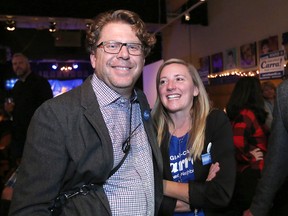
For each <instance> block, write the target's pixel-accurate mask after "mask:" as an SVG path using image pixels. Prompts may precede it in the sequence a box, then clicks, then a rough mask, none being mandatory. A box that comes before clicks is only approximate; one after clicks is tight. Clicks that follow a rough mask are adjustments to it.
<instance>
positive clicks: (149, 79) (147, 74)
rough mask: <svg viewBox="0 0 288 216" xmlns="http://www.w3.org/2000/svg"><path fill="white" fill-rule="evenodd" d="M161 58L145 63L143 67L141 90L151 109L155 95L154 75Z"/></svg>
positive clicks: (161, 61)
mask: <svg viewBox="0 0 288 216" xmlns="http://www.w3.org/2000/svg"><path fill="white" fill-rule="evenodd" d="M163 62H164V61H163V60H160V61H157V62H154V63H152V64H149V65H146V66H145V67H144V69H143V91H144V93H145V94H146V96H147V99H148V102H149V104H150V108H151V109H152V108H153V106H154V104H155V101H156V96H157V91H156V75H157V72H158V69H159V67H160V66H161V64H162V63H163Z"/></svg>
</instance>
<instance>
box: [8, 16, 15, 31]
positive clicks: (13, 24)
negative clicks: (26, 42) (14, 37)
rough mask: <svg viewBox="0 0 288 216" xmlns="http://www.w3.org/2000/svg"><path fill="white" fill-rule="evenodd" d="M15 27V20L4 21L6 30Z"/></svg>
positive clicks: (12, 29)
mask: <svg viewBox="0 0 288 216" xmlns="http://www.w3.org/2000/svg"><path fill="white" fill-rule="evenodd" d="M15 28H16V21H15V20H10V19H9V20H7V21H6V29H7V30H8V31H14V30H15Z"/></svg>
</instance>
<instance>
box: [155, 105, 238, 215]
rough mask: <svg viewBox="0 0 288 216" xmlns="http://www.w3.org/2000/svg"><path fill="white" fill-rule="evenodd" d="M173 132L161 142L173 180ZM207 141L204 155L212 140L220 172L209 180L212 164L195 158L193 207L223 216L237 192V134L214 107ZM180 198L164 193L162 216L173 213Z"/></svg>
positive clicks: (166, 173) (191, 186) (191, 185)
mask: <svg viewBox="0 0 288 216" xmlns="http://www.w3.org/2000/svg"><path fill="white" fill-rule="evenodd" d="M169 136H170V135H169V133H167V134H166V137H165V139H164V140H163V142H162V145H161V152H162V157H163V166H164V174H163V175H164V179H167V180H172V175H171V170H170V160H169V149H168V144H169V139H170V137H169ZM205 136H206V137H205V144H204V149H203V152H202V154H205V153H207V146H208V143H209V142H211V143H212V147H211V151H210V152H211V157H212V162H213V163H215V162H219V164H220V171H219V172H218V173H217V175H216V177H215V178H214V179H213V180H212V181H209V182H206V178H207V176H208V173H209V168H210V166H211V164H209V165H202V161H200V160H196V161H194V173H195V181H190V182H189V203H190V207H191V209H193V208H203V209H204V212H205V216H211V215H213V216H217V215H219V216H220V215H221V216H223V212H224V207H226V206H227V205H228V204H229V202H230V199H231V197H232V194H233V189H234V184H235V175H236V162H235V156H234V146H233V136H232V129H231V124H230V122H229V120H228V118H227V117H226V115H225V114H224V112H222V111H220V110H213V111H211V113H210V114H209V116H208V118H207V123H206V131H205ZM175 206H176V199H172V198H169V197H166V196H164V199H163V202H162V205H161V209H160V213H159V215H165V216H169V215H173V212H174V209H175Z"/></svg>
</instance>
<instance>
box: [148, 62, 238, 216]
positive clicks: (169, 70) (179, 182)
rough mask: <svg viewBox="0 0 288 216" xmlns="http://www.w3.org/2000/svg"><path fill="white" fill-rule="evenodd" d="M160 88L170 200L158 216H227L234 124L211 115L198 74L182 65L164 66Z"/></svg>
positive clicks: (158, 110)
mask: <svg viewBox="0 0 288 216" xmlns="http://www.w3.org/2000/svg"><path fill="white" fill-rule="evenodd" d="M156 87H157V93H158V96H157V100H156V104H155V106H154V110H153V112H152V114H153V118H154V122H155V126H156V129H157V136H158V137H157V138H158V143H159V144H160V148H161V152H162V155H163V166H164V180H163V183H164V195H165V197H164V200H163V202H162V206H161V209H160V213H159V215H165V216H169V215H174V216H176V215H183V216H184V215H185V216H188V215H189V216H193V215H195V216H196V215H198V216H200V215H201V216H202V215H205V216H209V215H213V216H216V215H219V216H220V215H221V216H223V215H225V209H224V208H225V206H227V205H228V203H229V201H230V198H231V197H232V193H233V189H234V181H235V174H236V170H235V169H236V166H235V158H234V150H233V139H232V130H231V125H230V122H229V119H228V118H227V117H226V115H225V113H224V112H223V111H220V110H216V109H214V110H212V109H211V107H210V102H209V99H208V95H207V93H206V90H205V88H204V85H203V83H202V81H201V79H200V77H199V74H198V72H197V70H196V69H195V68H194V67H193V66H192V65H189V64H188V63H186V62H185V61H183V60H180V59H170V60H168V61H166V62H164V63H163V64H162V66H161V67H160V69H159V71H158V74H157V77H156ZM219 168H220V170H219Z"/></svg>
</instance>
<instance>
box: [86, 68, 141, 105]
mask: <svg viewBox="0 0 288 216" xmlns="http://www.w3.org/2000/svg"><path fill="white" fill-rule="evenodd" d="M91 84H92V86H93V90H94V92H95V94H96V97H97V99H98V102H99V105H100V106H102V107H105V106H108V105H110V104H112V103H117V104H118V103H120V104H124V103H126V104H127V103H128V104H129V103H130V102H131V103H134V102H137V101H138V100H137V93H136V91H135V89H134V90H133V94H132V96H131V98H130V101H129V100H127V99H126V98H125V97H123V96H122V95H120V94H119V93H117V92H116V91H114V90H113V89H111V88H110V87H109V86H108V85H107V84H106V83H105V82H103V81H102V80H100V79H99V78H98V77H97V75H96V74H95V73H94V74H93V76H92V80H91Z"/></svg>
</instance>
